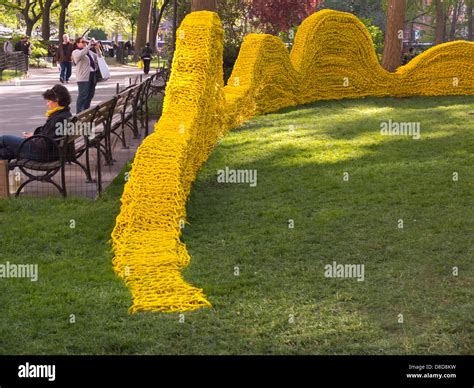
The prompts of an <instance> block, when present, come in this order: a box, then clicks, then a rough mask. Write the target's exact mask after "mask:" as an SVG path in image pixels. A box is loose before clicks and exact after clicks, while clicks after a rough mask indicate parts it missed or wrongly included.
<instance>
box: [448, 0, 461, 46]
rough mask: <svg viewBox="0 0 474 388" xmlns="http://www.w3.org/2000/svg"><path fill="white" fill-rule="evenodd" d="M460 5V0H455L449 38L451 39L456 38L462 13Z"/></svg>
mask: <svg viewBox="0 0 474 388" xmlns="http://www.w3.org/2000/svg"><path fill="white" fill-rule="evenodd" d="M459 5H460V4H459V0H457V1H455V2H454V5H453V18H452V20H451V30H450V31H449V40H451V41H452V40H455V39H456V27H457V23H458V15H459V13H460V9H459Z"/></svg>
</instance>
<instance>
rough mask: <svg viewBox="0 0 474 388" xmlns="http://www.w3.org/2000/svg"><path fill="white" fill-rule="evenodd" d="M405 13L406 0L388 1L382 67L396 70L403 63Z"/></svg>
mask: <svg viewBox="0 0 474 388" xmlns="http://www.w3.org/2000/svg"><path fill="white" fill-rule="evenodd" d="M405 13H406V0H389V1H388V9H387V28H386V31H385V43H384V50H383V60H382V67H383V68H384V69H386V70H388V71H395V70H396V69H397V67H398V66H400V64H401V59H402V58H401V57H402V49H403V27H404V21H405ZM400 31H401V33H400ZM400 34H401V37H400ZM400 38H402V39H400Z"/></svg>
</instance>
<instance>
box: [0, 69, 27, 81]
mask: <svg viewBox="0 0 474 388" xmlns="http://www.w3.org/2000/svg"><path fill="white" fill-rule="evenodd" d="M24 74H25V73H23V72H21V71H17V72H15V70H4V71H3V72H2V78H1V79H0V82H6V81H10V80H11V79H13V78H21V77H23V76H24Z"/></svg>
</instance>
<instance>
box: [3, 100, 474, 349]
mask: <svg viewBox="0 0 474 388" xmlns="http://www.w3.org/2000/svg"><path fill="white" fill-rule="evenodd" d="M473 113H474V99H473V98H472V97H449V98H448V97H445V98H410V99H391V98H383V99H365V100H345V101H331V102H318V103H315V104H312V105H309V106H305V107H300V108H292V109H285V110H283V111H281V112H278V113H274V114H269V115H265V116H261V117H257V118H255V119H253V120H252V121H250V122H248V123H247V124H245V125H244V126H243V127H242V128H240V129H238V130H235V131H232V132H230V133H229V134H228V135H227V136H226V137H225V139H224V140H223V141H222V142H221V143H220V144H219V146H218V147H217V148H216V149H215V151H214V152H213V154H212V155H211V157H210V160H209V162H208V163H207V164H206V166H205V167H204V169H203V170H202V171H201V173H200V174H199V177H198V179H197V182H196V184H195V186H194V188H193V191H192V194H191V199H190V202H189V205H188V218H189V222H190V224H189V225H186V227H185V229H184V236H183V239H184V241H185V242H186V244H187V246H188V250H189V252H190V253H191V255H192V260H191V264H190V266H189V268H188V269H186V270H185V277H186V279H188V280H189V281H190V282H192V284H194V285H197V286H200V287H203V288H204V290H205V292H206V294H207V295H208V297H209V300H210V301H211V302H212V304H213V306H214V307H213V308H212V309H201V310H198V311H195V312H190V313H186V314H185V322H184V323H180V322H179V315H178V314H154V313H141V314H136V315H129V314H128V313H127V308H128V307H129V306H130V303H131V300H130V294H129V292H128V290H127V288H126V287H125V285H124V284H123V282H122V281H121V280H119V279H117V278H115V276H114V274H113V271H112V267H111V259H112V253H111V252H110V247H109V244H108V242H107V240H108V239H109V236H110V232H111V229H112V227H113V224H114V218H115V217H116V215H117V212H118V209H119V197H120V191H121V186H122V182H121V178H118V179H117V181H116V182H115V184H114V185H113V186H112V188H111V189H109V191H108V192H107V195H106V196H105V198H104V199H102V200H100V201H97V202H91V201H89V200H84V199H69V200H67V201H62V200H60V199H52V198H50V199H34V200H33V199H20V200H8V201H6V200H4V201H0V233H1V236H0V242H1V247H2V249H1V250H0V263H4V262H6V261H10V262H15V263H20V262H21V263H38V264H39V281H38V282H37V283H33V282H30V281H29V280H26V279H9V280H5V279H0V295H1V296H0V316H1V317H2V319H1V320H0V353H2V354H25V353H26V354H29V353H33V354H51V353H54V354H90V353H92V354H137V353H138V354H163V353H164V354H187V353H193V354H210V353H212V354H214V353H217V354H229V353H230V354H244V353H245V354H250V353H252V354H254V353H257V354H262V353H263V354H270V353H271V354H301V353H304V354H472V353H473V333H474V325H473V321H472V316H473V313H474V305H473V300H474V298H473V297H474V292H473V287H472V284H473V280H474V271H473V264H472V263H473V258H474V249H473V247H474V245H473V236H472V232H473V230H474V206H473V205H474V203H473V196H472V192H473V189H474V183H473V178H474V171H473V169H472V166H473V162H474V160H473V158H474V154H473V151H474V125H473V116H472V114H473ZM388 119H392V120H393V121H409V122H413V121H416V122H420V124H421V139H420V140H413V139H411V138H408V137H388V136H387V137H384V136H381V135H380V133H379V126H380V122H381V121H386V120H388ZM290 126H294V131H292V132H291V131H289V128H290ZM225 166H228V167H229V168H233V169H256V170H257V172H258V184H257V186H256V187H254V188H252V187H249V186H248V185H245V184H218V183H217V182H216V173H217V170H219V169H222V168H225ZM344 172H348V173H349V177H350V178H349V181H348V182H345V181H344V180H343V174H344ZM453 172H458V174H459V180H458V181H457V182H454V181H453V180H452V173H453ZM71 219H74V220H76V228H75V229H71V228H70V227H69V225H70V220H71ZM289 219H293V220H294V223H295V224H294V229H289V228H288V220H289ZM399 219H403V221H404V228H403V229H398V228H397V222H398V220H399ZM333 261H336V262H338V263H354V264H357V263H360V264H364V265H365V281H363V282H357V281H356V280H355V279H328V278H325V277H324V265H325V264H328V263H332V262H333ZM236 266H237V267H239V271H240V275H239V276H235V275H234V270H235V267H236ZM453 266H457V267H459V276H457V277H455V276H453V275H452V267H453ZM70 314H75V316H76V323H74V324H72V323H69V316H70ZM398 314H403V317H404V323H403V324H400V323H398ZM290 315H292V316H294V322H293V323H290V322H289V318H290Z"/></svg>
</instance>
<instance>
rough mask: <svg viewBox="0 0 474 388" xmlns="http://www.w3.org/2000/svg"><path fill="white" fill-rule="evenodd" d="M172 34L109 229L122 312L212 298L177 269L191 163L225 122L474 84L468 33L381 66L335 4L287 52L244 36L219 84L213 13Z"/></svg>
mask: <svg viewBox="0 0 474 388" xmlns="http://www.w3.org/2000/svg"><path fill="white" fill-rule="evenodd" d="M177 35H178V39H177V49H176V54H175V57H174V60H173V68H172V73H171V78H170V81H169V83H168V85H167V88H166V97H165V100H164V106H163V115H162V117H161V119H160V121H159V122H158V123H157V125H156V127H155V132H154V133H153V134H151V135H150V136H149V137H147V138H146V139H145V140H144V142H143V144H142V145H141V146H140V147H139V149H138V151H137V155H136V156H135V160H134V162H133V166H132V170H131V172H130V179H129V181H128V182H127V183H126V185H125V189H124V193H123V195H122V207H121V210H120V214H119V215H118V217H117V220H116V225H115V228H114V231H113V233H112V246H113V250H114V253H115V257H114V260H113V264H114V269H115V271H116V273H117V274H118V275H119V276H122V277H123V278H124V279H125V282H126V284H127V285H128V286H129V287H130V289H131V292H132V297H133V305H132V307H131V308H130V312H137V311H165V312H173V311H187V310H193V309H196V308H199V307H203V306H210V303H209V302H208V301H207V300H206V298H205V296H204V294H203V292H202V290H201V289H198V288H195V287H193V286H191V285H189V284H188V283H186V282H185V281H184V279H183V277H182V275H181V270H182V268H183V267H185V266H186V265H187V264H188V263H189V260H190V257H189V254H188V253H187V251H186V247H185V245H184V244H183V243H182V242H181V241H180V234H181V228H180V225H181V224H182V222H184V220H185V216H186V208H185V205H186V201H187V198H188V195H189V192H190V190H191V185H192V183H193V181H194V179H195V178H196V175H197V172H198V170H199V168H200V167H201V166H202V164H203V163H204V162H205V161H206V160H207V158H208V156H209V154H210V152H211V151H212V149H213V147H214V145H215V144H216V143H217V141H218V140H219V138H220V137H222V136H223V135H224V134H225V133H226V131H228V130H229V129H231V128H233V127H236V126H239V125H240V124H241V123H242V122H243V121H244V120H247V119H249V118H250V117H252V116H253V115H255V114H261V113H265V112H271V111H275V110H278V109H280V108H283V107H288V106H294V105H299V104H304V103H309V102H312V101H316V100H322V99H340V98H353V97H364V96H414V95H462V94H474V68H473V66H472V64H473V63H474V43H470V42H451V43H446V44H443V45H439V46H436V47H434V48H432V49H430V50H428V51H426V52H424V53H423V54H421V55H419V56H418V57H416V58H415V59H414V60H413V61H411V62H410V63H409V64H408V65H407V66H403V67H400V68H399V69H398V70H397V71H396V72H395V73H389V72H387V71H385V70H384V69H383V68H382V67H381V66H380V65H379V63H378V61H377V58H376V56H375V52H374V49H373V46H372V41H371V38H370V35H369V33H368V31H367V30H366V28H365V26H364V25H363V24H362V23H361V22H360V21H359V20H358V19H357V18H356V17H354V16H353V15H351V14H346V13H342V12H336V11H330V10H325V11H320V12H317V13H315V14H314V15H312V16H310V17H309V18H307V19H306V20H305V21H304V22H303V24H302V25H301V26H300V28H299V30H298V33H297V35H296V37H295V44H294V47H293V50H292V52H291V56H290V55H289V54H288V51H287V49H286V47H285V45H284V44H283V43H282V42H281V41H280V40H279V39H278V38H276V37H274V36H271V35H256V34H252V35H249V36H247V37H246V39H245V41H244V43H243V45H242V48H241V51H240V54H239V57H238V59H237V62H236V64H235V66H234V71H233V73H232V75H231V77H230V79H229V82H228V85H227V86H225V87H224V85H223V72H222V59H223V57H222V54H223V30H222V26H221V23H220V20H219V18H218V16H217V15H216V14H215V13H212V12H207V11H202V12H194V13H191V14H189V15H188V16H187V17H186V18H185V20H184V21H183V23H182V25H181V27H180V29H179V30H178V34H177Z"/></svg>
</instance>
